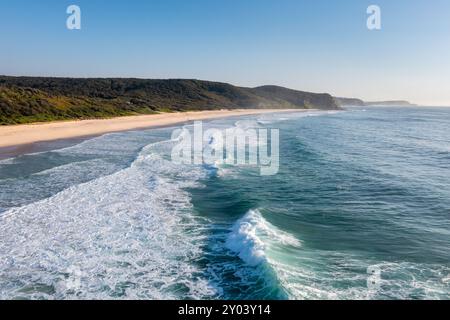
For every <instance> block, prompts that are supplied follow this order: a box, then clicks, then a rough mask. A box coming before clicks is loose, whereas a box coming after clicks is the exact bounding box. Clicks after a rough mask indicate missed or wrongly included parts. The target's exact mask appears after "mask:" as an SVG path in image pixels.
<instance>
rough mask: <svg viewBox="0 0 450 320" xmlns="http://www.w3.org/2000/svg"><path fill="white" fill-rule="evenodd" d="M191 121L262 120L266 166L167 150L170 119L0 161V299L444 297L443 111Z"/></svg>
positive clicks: (448, 234) (447, 266)
mask: <svg viewBox="0 0 450 320" xmlns="http://www.w3.org/2000/svg"><path fill="white" fill-rule="evenodd" d="M192 126H193V124H191V123H187V124H184V125H183V126H181V127H182V128H184V129H185V130H190V129H191V128H192ZM203 126H204V127H205V128H216V129H220V130H225V129H227V128H268V129H273V128H276V129H278V130H279V135H280V141H279V142H280V143H279V156H280V164H279V171H278V173H277V174H275V175H269V176H261V174H260V171H259V168H258V167H257V166H246V165H222V164H221V165H204V164H177V163H174V162H173V161H171V151H172V149H173V147H174V145H175V143H176V141H175V140H174V139H173V135H172V133H173V131H174V130H175V129H177V128H175V127H171V128H159V129H151V130H140V131H129V132H121V133H113V134H106V135H103V136H100V137H96V138H92V139H89V140H85V141H83V142H80V143H78V144H75V145H71V146H66V147H63V148H60V149H57V150H50V151H44V152H40V153H34V154H30V155H22V156H18V157H16V158H12V159H6V160H2V161H0V299H449V298H450V131H449V128H450V108H432V107H427V108H425V107H408V108H406V107H404V108H401V107H366V108H358V107H353V108H348V109H347V110H346V111H308V112H303V113H275V114H264V115H259V116H246V117H239V118H226V119H220V120H210V121H204V122H203ZM178 129H179V128H178ZM249 143H251V141H250V142H249Z"/></svg>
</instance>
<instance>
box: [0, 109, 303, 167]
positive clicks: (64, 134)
mask: <svg viewBox="0 0 450 320" xmlns="http://www.w3.org/2000/svg"><path fill="white" fill-rule="evenodd" d="M308 110H309V111H310V109H308ZM308 110H303V109H237V110H211V111H192V112H176V113H160V114H152V115H138V116H128V117H118V118H112V119H94V120H79V121H59V122H50V123H36V124H26V125H12V126H3V127H1V126H0V158H8V157H12V156H16V155H19V154H25V153H30V152H36V151H40V150H44V149H48V148H50V147H49V144H48V143H47V142H52V141H56V140H62V139H64V140H66V139H67V140H73V141H75V142H76V141H80V139H83V138H89V137H94V136H99V135H102V134H105V133H111V132H119V131H127V130H135V129H146V128H153V127H163V126H169V125H175V124H179V123H183V122H188V121H193V120H207V119H217V118H224V117H232V116H243V115H252V114H263V113H274V112H293V111H295V112H302V111H308Z"/></svg>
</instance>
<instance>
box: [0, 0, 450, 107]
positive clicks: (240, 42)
mask: <svg viewBox="0 0 450 320" xmlns="http://www.w3.org/2000/svg"><path fill="white" fill-rule="evenodd" d="M70 4H76V5H79V6H80V7H81V11H82V29H81V30H77V31H70V30H68V29H67V28H66V19H67V17H68V15H67V14H66V8H67V7H68V5H70ZM370 4H377V5H379V6H380V7H381V10H382V30H380V31H369V30H368V29H367V28H366V19H367V14H366V9H367V7H368V5H370ZM0 30H1V31H0V32H1V40H0V74H7V75H42V76H72V77H111V76H115V77H140V78H198V79H207V80H215V81H223V82H229V83H233V84H236V85H242V86H257V85H262V84H277V85H283V86H287V87H291V88H294V89H300V90H308V91H314V92H329V93H332V94H334V95H338V96H349V97H360V98H363V99H367V100H373V99H409V100H411V101H413V102H418V103H422V104H430V105H433V104H434V105H450V1H448V0H433V1H429V0H428V1H427V0H395V1H392V0H371V1H366V0H347V1H343V0H339V1H338V0H336V1H331V0H314V1H313V0H308V1H302V0H240V1H238V0H145V1H144V0H129V1H124V0H111V1H107V0H70V1H66V0H40V1H35V0H28V1H24V0H0Z"/></svg>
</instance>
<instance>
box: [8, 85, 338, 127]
mask: <svg viewBox="0 0 450 320" xmlns="http://www.w3.org/2000/svg"><path fill="white" fill-rule="evenodd" d="M238 108H240V109H247V108H302V109H303V108H317V109H339V106H338V105H337V103H336V101H335V100H334V99H333V97H331V96H330V95H329V94H317V93H309V92H302V91H296V90H291V89H286V88H283V87H276V86H264V87H258V88H243V87H236V86H233V85H230V84H226V83H219V82H210V81H200V80H184V79H173V80H144V79H121V78H115V79H75V78H46V77H7V76H0V124H18V123H29V122H37V121H51V120H65V119H89V118H105V117H114V116H124V115H133V114H149V113H155V112H167V111H187V110H213V109H238Z"/></svg>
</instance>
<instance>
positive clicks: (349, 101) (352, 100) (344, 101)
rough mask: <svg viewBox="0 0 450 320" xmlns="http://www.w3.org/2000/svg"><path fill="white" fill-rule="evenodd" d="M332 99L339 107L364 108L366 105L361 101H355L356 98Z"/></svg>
mask: <svg viewBox="0 0 450 320" xmlns="http://www.w3.org/2000/svg"><path fill="white" fill-rule="evenodd" d="M334 99H335V100H336V102H337V103H338V104H339V105H340V106H365V105H366V103H365V102H364V101H362V100H361V99H356V98H339V97H335V98H334Z"/></svg>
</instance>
